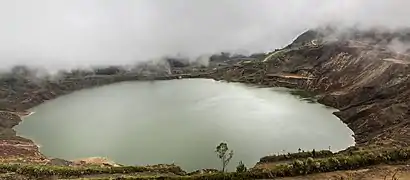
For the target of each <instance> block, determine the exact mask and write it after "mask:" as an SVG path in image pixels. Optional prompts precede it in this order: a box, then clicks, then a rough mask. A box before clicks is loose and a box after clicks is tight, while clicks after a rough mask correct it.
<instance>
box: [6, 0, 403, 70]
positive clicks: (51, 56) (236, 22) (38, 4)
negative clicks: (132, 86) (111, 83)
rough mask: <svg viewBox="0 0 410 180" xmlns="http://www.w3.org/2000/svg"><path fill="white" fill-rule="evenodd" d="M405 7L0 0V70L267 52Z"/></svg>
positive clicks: (341, 2) (389, 0)
mask: <svg viewBox="0 0 410 180" xmlns="http://www.w3.org/2000/svg"><path fill="white" fill-rule="evenodd" d="M408 7H410V1H408V0H218V1H216V0H0V23H1V28H0V60H1V62H2V67H3V68H4V67H9V66H11V65H15V64H29V65H41V66H47V67H48V68H67V67H75V66H80V65H90V64H92V65H96V64H98V65H106V64H128V63H132V62H138V61H141V60H146V59H148V58H152V57H159V56H162V55H166V54H176V53H182V54H185V55H199V54H203V53H210V52H217V51H222V50H235V51H240V52H255V51H267V50H272V49H275V48H279V47H282V46H284V45H286V44H288V43H289V42H291V41H292V40H293V38H295V37H296V36H297V35H298V34H300V33H301V32H303V31H304V30H306V29H308V28H312V27H316V26H317V25H319V24H323V23H327V22H334V21H336V22H339V23H341V24H343V23H344V24H352V23H364V24H365V26H370V25H372V26H373V25H383V26H389V27H398V26H408V25H410V19H408V17H410V11H408V10H407V9H408ZM342 22H343V23H342Z"/></svg>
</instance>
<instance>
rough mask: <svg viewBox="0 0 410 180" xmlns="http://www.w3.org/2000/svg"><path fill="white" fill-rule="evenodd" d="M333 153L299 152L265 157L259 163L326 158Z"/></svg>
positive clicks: (324, 151) (326, 151) (327, 151)
mask: <svg viewBox="0 0 410 180" xmlns="http://www.w3.org/2000/svg"><path fill="white" fill-rule="evenodd" d="M332 155H333V153H332V151H329V150H321V151H315V150H312V151H307V152H303V151H299V152H297V153H288V154H281V155H272V156H265V157H263V158H261V159H260V160H259V163H271V162H279V161H289V160H293V159H302V158H303V159H304V158H309V157H311V158H324V157H329V156H332Z"/></svg>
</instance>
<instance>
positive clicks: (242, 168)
mask: <svg viewBox="0 0 410 180" xmlns="http://www.w3.org/2000/svg"><path fill="white" fill-rule="evenodd" d="M247 170H248V168H246V166H245V164H243V162H242V161H239V164H238V166H236V172H237V173H244V172H246V171H247Z"/></svg>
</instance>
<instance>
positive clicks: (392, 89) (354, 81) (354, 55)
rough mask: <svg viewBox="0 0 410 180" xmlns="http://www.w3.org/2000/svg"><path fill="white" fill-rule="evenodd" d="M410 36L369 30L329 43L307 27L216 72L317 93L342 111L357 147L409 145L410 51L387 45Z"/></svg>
mask: <svg viewBox="0 0 410 180" xmlns="http://www.w3.org/2000/svg"><path fill="white" fill-rule="evenodd" d="M406 32H407V31H406ZM409 37H410V36H409V35H408V33H404V32H403V33H386V32H374V31H368V32H355V33H354V34H352V33H350V34H347V33H346V34H341V35H338V36H336V38H338V39H333V40H331V41H327V40H326V38H328V35H326V34H320V33H314V32H312V31H308V32H306V33H305V34H302V35H301V36H300V37H299V38H297V39H296V40H295V42H294V43H292V44H291V45H289V46H287V47H286V48H284V49H281V50H278V51H276V52H273V53H272V54H270V55H268V56H267V58H265V59H264V60H263V61H259V62H252V63H247V64H243V65H240V66H236V67H232V68H227V69H226V70H223V71H219V73H217V74H215V75H214V76H215V77H220V76H223V77H224V79H227V80H230V81H239V82H251V83H258V84H263V85H267V86H285V87H291V88H300V89H305V90H308V91H312V92H316V93H317V94H318V95H319V102H321V103H323V104H326V105H329V106H332V107H335V108H338V109H339V110H340V112H337V113H335V115H337V116H338V117H340V118H341V120H342V121H343V122H345V123H346V124H347V125H348V126H349V127H350V128H351V129H352V130H353V131H354V133H355V138H356V142H357V145H358V146H371V145H375V146H408V143H409V142H410V139H409V135H410V133H408V130H409V125H410V124H409V123H410V119H409V118H410V111H409V105H410V101H409V97H410V89H409V85H410V74H409V72H410V69H409V67H408V64H409V63H410V55H408V54H406V52H403V53H398V52H395V49H392V48H389V45H390V43H391V42H392V41H393V40H397V39H405V38H409ZM318 42H320V43H318ZM403 43H406V42H403Z"/></svg>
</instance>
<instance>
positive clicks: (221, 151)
mask: <svg viewBox="0 0 410 180" xmlns="http://www.w3.org/2000/svg"><path fill="white" fill-rule="evenodd" d="M228 151H229V148H228V144H227V143H225V142H221V143H220V144H219V145H218V146H216V150H215V152H216V154H217V156H218V158H219V159H221V161H222V172H225V169H226V166H227V165H228V163H229V161H230V160H231V159H232V157H233V150H230V151H229V153H227V152H228Z"/></svg>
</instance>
